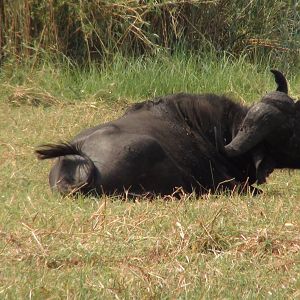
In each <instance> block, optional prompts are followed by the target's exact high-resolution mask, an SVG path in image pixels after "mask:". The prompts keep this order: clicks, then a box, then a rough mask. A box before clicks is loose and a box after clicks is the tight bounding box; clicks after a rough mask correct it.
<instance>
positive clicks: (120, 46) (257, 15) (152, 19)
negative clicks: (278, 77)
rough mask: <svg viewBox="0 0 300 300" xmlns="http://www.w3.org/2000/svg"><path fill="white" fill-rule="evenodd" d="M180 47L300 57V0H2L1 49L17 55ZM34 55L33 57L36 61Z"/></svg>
mask: <svg viewBox="0 0 300 300" xmlns="http://www.w3.org/2000/svg"><path fill="white" fill-rule="evenodd" d="M178 47H183V48H184V49H185V50H190V51H195V52H196V53H198V52H205V51H207V50H208V49H211V48H213V49H215V50H216V51H218V52H224V51H226V52H228V53H231V54H234V55H240V54H242V53H243V54H245V53H246V54H247V55H249V57H250V58H251V59H254V58H255V57H257V56H258V55H259V56H261V55H263V57H264V56H265V55H272V57H273V58H274V59H275V60H276V61H278V63H280V64H281V65H283V67H286V68H287V64H289V67H292V66H295V64H296V65H297V64H298V63H299V57H300V3H299V1H298V0H285V1H268V0H258V1H248V2H247V3H246V2H245V1H240V0H211V1H209V0H207V1H199V0H177V1H165V0H109V1H108V0H93V1H82V0H71V1H66V0H22V1H21V0H14V1H11V0H2V1H0V56H1V61H2V62H3V61H4V60H5V58H13V59H14V60H17V61H23V60H24V59H26V60H27V59H29V58H33V62H36V61H37V60H38V59H39V58H40V57H41V55H43V54H45V53H46V54H47V55H49V54H51V55H53V54H54V55H60V56H61V55H63V56H65V57H67V58H71V59H72V60H75V61H77V62H79V63H85V64H88V63H91V62H92V61H97V62H99V61H103V60H104V59H106V58H109V57H110V56H111V55H114V54H115V53H122V55H126V56H127V55H128V56H132V55H134V56H140V55H145V54H150V55H153V54H157V52H158V51H162V50H163V51H167V52H170V53H172V52H173V51H176V49H178ZM31 61H32V60H31Z"/></svg>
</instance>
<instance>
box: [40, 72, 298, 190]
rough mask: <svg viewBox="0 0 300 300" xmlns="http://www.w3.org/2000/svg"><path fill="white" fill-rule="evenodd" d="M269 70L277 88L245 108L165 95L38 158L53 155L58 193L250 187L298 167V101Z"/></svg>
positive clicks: (211, 98) (209, 98)
mask: <svg viewBox="0 0 300 300" xmlns="http://www.w3.org/2000/svg"><path fill="white" fill-rule="evenodd" d="M272 72H273V73H274V76H275V80H276V82H277V85H278V87H277V91H276V92H272V93H269V94H267V95H265V96H264V97H263V98H262V100H261V101H260V102H259V103H257V104H255V105H253V106H252V107H250V108H247V107H245V106H242V105H240V104H237V103H235V102H233V101H231V100H230V99H228V98H226V97H224V96H217V95H212V94H203V95H193V94H183V93H182V94H175V95H169V96H166V97H160V98H156V99H154V100H150V101H145V102H141V103H137V104H134V105H132V106H131V107H130V108H129V109H128V110H127V111H126V112H125V114H124V115H123V116H122V117H121V118H119V119H117V120H115V121H112V122H108V123H105V124H101V125H99V126H96V127H93V128H89V129H86V130H84V131H83V132H81V133H79V134H78V135H77V136H76V137H75V138H74V139H73V140H72V141H70V142H68V143H61V144H46V145H43V146H40V148H39V149H38V150H36V154H37V155H38V158H40V159H49V158H57V160H56V162H55V164H54V166H53V167H52V169H51V172H50V175H49V181H50V186H51V188H52V189H53V190H58V191H59V192H61V193H62V194H69V193H74V192H80V193H83V194H88V193H97V194H102V193H105V194H113V193H117V194H123V193H125V192H126V193H129V194H130V193H132V194H139V195H141V194H146V193H148V194H151V195H153V194H156V195H168V194H172V193H174V192H175V191H176V190H178V188H180V189H181V191H184V192H187V193H189V192H193V191H194V192H195V193H196V194H197V195H201V194H203V193H206V192H208V191H210V192H216V191H222V190H231V191H232V190H238V191H242V190H243V189H244V190H245V189H246V188H250V189H251V188H252V187H251V185H252V184H253V183H257V184H261V183H264V182H265V181H266V177H267V176H268V175H269V174H270V173H271V172H272V171H273V170H274V169H275V168H300V104H299V101H298V102H296V103H295V102H294V101H293V100H292V99H291V98H290V97H289V96H288V95H287V91H288V88H287V82H286V80H285V78H284V76H283V75H282V74H281V73H280V72H279V71H276V70H273V71H272ZM252 190H253V191H254V192H255V191H256V190H255V189H254V188H252Z"/></svg>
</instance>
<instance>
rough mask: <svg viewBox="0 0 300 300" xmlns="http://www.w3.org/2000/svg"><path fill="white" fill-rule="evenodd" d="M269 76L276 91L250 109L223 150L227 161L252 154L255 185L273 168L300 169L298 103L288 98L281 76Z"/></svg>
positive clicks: (262, 180) (299, 118)
mask: <svg viewBox="0 0 300 300" xmlns="http://www.w3.org/2000/svg"><path fill="white" fill-rule="evenodd" d="M272 72H273V74H274V75H275V80H276V83H277V85H278V87H277V91H276V92H271V93H269V94H267V95H265V96H264V97H263V98H262V100H261V101H260V102H259V103H257V104H255V105H253V106H252V107H251V108H250V109H249V111H248V112H247V114H246V116H245V118H244V120H243V122H242V124H241V126H240V128H239V130H238V132H237V134H236V136H235V137H234V138H233V140H232V141H231V142H230V143H229V144H228V145H226V146H225V153H226V154H227V156H228V157H238V156H239V155H242V154H244V153H246V152H248V151H251V152H252V154H253V159H254V162H255V166H256V169H257V173H258V174H257V180H258V183H262V182H264V181H265V177H266V176H267V175H268V173H270V171H272V170H273V169H274V168H293V169H295V168H300V103H299V101H298V102H295V101H294V100H293V99H292V98H290V97H289V96H288V95H287V92H288V88H287V82H286V79H285V77H284V76H283V74H282V73H280V72H279V71H276V70H272Z"/></svg>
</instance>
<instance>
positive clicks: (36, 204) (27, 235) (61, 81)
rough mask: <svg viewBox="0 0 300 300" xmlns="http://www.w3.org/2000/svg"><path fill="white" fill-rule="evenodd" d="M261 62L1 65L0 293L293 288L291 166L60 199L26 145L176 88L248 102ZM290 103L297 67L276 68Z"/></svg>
mask: <svg viewBox="0 0 300 300" xmlns="http://www.w3.org/2000/svg"><path fill="white" fill-rule="evenodd" d="M270 66H271V67H274V66H272V65H271V64H270V65H269V64H265V65H261V64H257V65H253V64H248V63H247V62H246V60H244V59H243V58H240V59H238V60H235V59H230V58H228V57H225V56H224V57H222V58H219V59H218V60H217V59H216V58H213V57H206V58H205V57H201V58H198V59H195V58H191V57H177V58H176V57H175V58H172V59H168V58H166V57H164V58H156V59H152V60H147V59H146V60H138V61H131V60H126V61H125V60H124V59H122V58H121V57H117V58H115V60H114V61H113V63H112V64H111V65H110V67H106V68H103V69H102V70H99V69H98V68H96V67H95V68H92V69H90V70H80V69H79V68H74V67H73V68H71V67H70V66H69V67H68V66H66V65H65V66H62V65H58V66H57V65H53V64H52V65H51V64H44V65H42V66H35V67H34V68H32V67H31V66H22V67H20V68H16V67H15V65H13V64H12V65H9V64H7V65H5V66H4V67H3V69H2V73H1V75H0V78H1V89H0V97H1V100H0V208H1V209H0V261H1V263H0V298H1V299H28V298H30V299H59V298H62V299H87V298H89V299H93V298H95V299H99V298H102V299H115V298H116V299H124V298H125V299H126V298H127V299H129V298H130V299H175V298H183V299H200V298H203V299H232V298H235V299H265V298H270V299H297V298H300V276H299V274H300V218H299V216H300V186H299V181H300V173H299V171H276V172H274V173H273V174H272V175H271V176H270V177H269V179H268V183H267V184H265V185H263V186H262V189H263V191H264V193H263V194H262V195H260V196H257V197H252V196H251V195H246V196H238V195H231V196H229V195H218V196H214V195H205V196H203V197H201V198H196V197H195V196H194V195H184V196H183V197H182V199H181V200H179V201H178V200H175V199H172V198H167V199H159V198H158V199H155V200H154V201H151V202H150V201H147V200H146V199H136V201H135V202H132V201H124V199H120V198H118V197H110V198H108V197H102V198H100V199H96V198H79V199H74V198H71V197H69V198H68V197H67V198H62V197H60V196H59V195H54V194H52V193H51V192H50V190H49V187H48V172H49V168H50V166H51V162H40V161H37V159H36V158H35V157H34V154H33V151H34V148H35V147H36V146H37V145H39V144H41V143H45V142H56V141H59V140H67V139H68V138H70V137H72V136H73V135H74V134H76V133H77V132H78V131H80V130H81V129H82V128H86V127H89V126H92V125H94V124H99V123H101V122H105V121H107V120H111V119H114V118H116V117H117V116H119V115H121V114H122V112H123V110H124V109H125V108H126V107H128V105H129V104H130V103H131V102H133V101H140V100H143V99H146V98H149V97H153V96H155V95H163V94H168V93H172V92H177V91H189V92H199V93H200V92H208V91H209V92H215V93H218V94H221V93H226V94H228V95H230V96H232V97H233V98H234V99H236V101H239V102H242V103H248V104H250V103H252V102H253V101H258V100H259V99H260V96H262V95H264V94H265V92H266V91H270V90H274V88H275V83H274V81H273V78H272V76H271V74H270V73H269V70H268V69H269V67H270ZM287 75H288V78H289V81H290V86H291V95H293V96H294V97H295V98H298V99H299V95H300V77H299V74H292V73H291V74H287Z"/></svg>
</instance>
